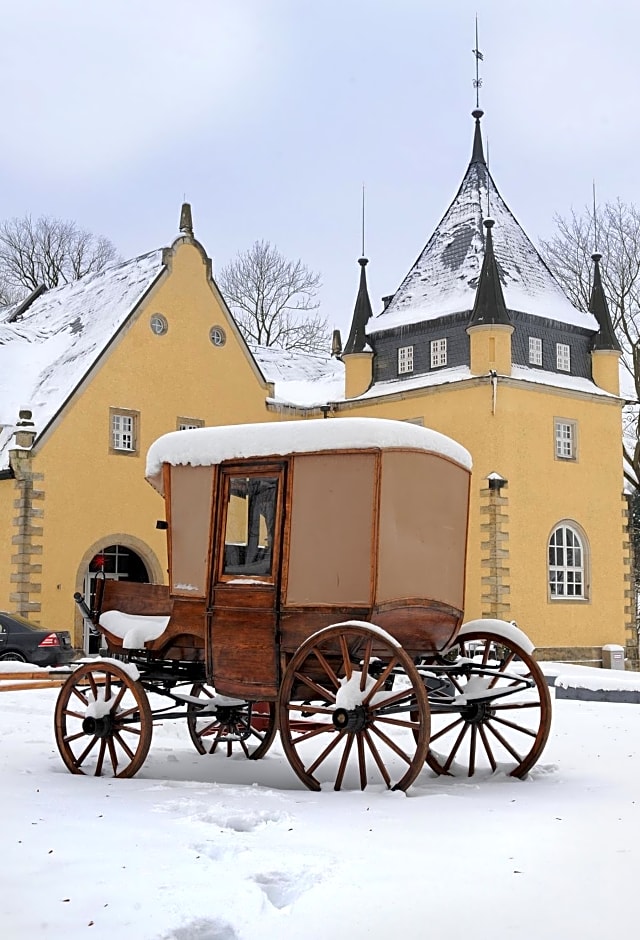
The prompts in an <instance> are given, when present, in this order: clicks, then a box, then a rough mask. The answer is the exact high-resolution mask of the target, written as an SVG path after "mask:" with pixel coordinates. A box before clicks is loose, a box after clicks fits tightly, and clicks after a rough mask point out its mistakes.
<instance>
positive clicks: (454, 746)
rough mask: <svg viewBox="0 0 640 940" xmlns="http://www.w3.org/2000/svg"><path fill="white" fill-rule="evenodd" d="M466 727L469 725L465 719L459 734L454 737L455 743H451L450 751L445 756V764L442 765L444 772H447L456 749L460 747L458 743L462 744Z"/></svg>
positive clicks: (456, 751)
mask: <svg viewBox="0 0 640 940" xmlns="http://www.w3.org/2000/svg"><path fill="white" fill-rule="evenodd" d="M468 728H469V725H468V724H467V723H466V721H465V722H463V724H462V728H461V730H460V734H459V735H458V737H457V738H456V740H455V743H454V745H453V747H452V749H451V751H450V752H449V756H448V757H447V762H446V764H445V765H444V772H445V773H449V768H450V767H451V765H452V763H453V760H454V758H455V756H456V754H457V753H458V750H459V749H460V745H461V744H462V740H463V738H464V736H465V734H466V733H467V729H468Z"/></svg>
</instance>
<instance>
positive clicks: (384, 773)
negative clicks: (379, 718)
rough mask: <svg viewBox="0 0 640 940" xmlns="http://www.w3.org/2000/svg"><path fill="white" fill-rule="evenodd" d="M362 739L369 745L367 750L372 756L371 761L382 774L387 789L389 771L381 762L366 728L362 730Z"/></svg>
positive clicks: (389, 780)
mask: <svg viewBox="0 0 640 940" xmlns="http://www.w3.org/2000/svg"><path fill="white" fill-rule="evenodd" d="M364 737H365V741H366V742H367V744H368V745H369V750H370V751H371V753H372V754H373V759H374V761H375V762H376V764H377V766H378V770H379V771H380V773H381V774H382V779H383V780H384V782H385V783H386V785H387V786H388V787H391V777H390V776H389V771H388V770H387V768H386V765H385V762H384V761H383V760H382V757H381V755H380V752H379V750H378V748H377V747H376V744H375V741H374V740H373V738H372V737H371V735H370V734H369V731H368V729H366V728H365V730H364Z"/></svg>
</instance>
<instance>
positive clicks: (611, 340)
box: [589, 251, 621, 352]
mask: <svg viewBox="0 0 640 940" xmlns="http://www.w3.org/2000/svg"><path fill="white" fill-rule="evenodd" d="M591 258H592V260H593V263H594V268H593V287H592V288H591V298H590V300H589V312H590V313H592V314H593V315H594V317H595V318H596V320H597V321H598V325H599V327H600V329H599V330H598V332H597V333H596V335H595V336H594V338H593V344H592V347H591V348H592V349H613V350H615V351H616V352H621V349H620V343H619V342H618V339H617V337H616V334H615V331H614V329H613V324H612V323H611V317H610V316H609V306H608V304H607V298H606V296H605V293H604V288H603V286H602V276H601V274H600V259H601V258H602V255H601V254H600V253H599V252H598V251H595V252H594V253H593V254H592V255H591Z"/></svg>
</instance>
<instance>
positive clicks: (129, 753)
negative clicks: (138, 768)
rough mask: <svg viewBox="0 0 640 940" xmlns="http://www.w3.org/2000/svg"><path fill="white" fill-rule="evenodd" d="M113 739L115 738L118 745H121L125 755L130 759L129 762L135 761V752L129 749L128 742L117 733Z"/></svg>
mask: <svg viewBox="0 0 640 940" xmlns="http://www.w3.org/2000/svg"><path fill="white" fill-rule="evenodd" d="M113 737H114V739H115V740H116V741H117V742H118V744H119V745H120V747H121V748H122V750H123V751H124V752H125V754H126V755H127V757H128V758H129V760H133V751H132V750H131V748H130V747H129V745H128V744H127V743H126V741H124V740H123V739H122V738H121V737H120V735H119V734H118V732H117V731H115V732H114V735H113Z"/></svg>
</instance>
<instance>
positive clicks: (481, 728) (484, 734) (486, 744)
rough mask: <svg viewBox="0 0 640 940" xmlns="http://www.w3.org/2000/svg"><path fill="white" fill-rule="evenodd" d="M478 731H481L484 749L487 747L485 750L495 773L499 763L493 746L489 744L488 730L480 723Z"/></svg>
mask: <svg viewBox="0 0 640 940" xmlns="http://www.w3.org/2000/svg"><path fill="white" fill-rule="evenodd" d="M478 731H479V732H480V737H481V738H482V743H483V744H484V749H485V751H486V754H487V757H488V758H489V763H490V765H491V770H492V771H493V773H495V772H496V768H497V766H498V765H497V763H496V759H495V757H494V756H493V751H492V750H491V747H490V745H489V739H488V738H487V732H486V731H485V730H484V726H483V725H478Z"/></svg>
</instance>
